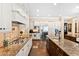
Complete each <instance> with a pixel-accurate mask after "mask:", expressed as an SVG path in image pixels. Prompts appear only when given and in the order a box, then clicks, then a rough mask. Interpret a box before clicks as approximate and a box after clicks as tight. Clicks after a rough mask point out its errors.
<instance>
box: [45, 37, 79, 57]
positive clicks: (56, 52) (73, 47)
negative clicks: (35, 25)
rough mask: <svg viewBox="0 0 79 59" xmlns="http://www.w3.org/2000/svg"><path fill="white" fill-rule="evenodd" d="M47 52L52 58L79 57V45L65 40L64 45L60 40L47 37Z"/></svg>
mask: <svg viewBox="0 0 79 59" xmlns="http://www.w3.org/2000/svg"><path fill="white" fill-rule="evenodd" d="M47 37H48V40H47V45H46V46H47V50H48V53H49V55H51V56H79V44H78V43H75V42H73V41H70V40H67V39H64V40H63V43H62V42H60V41H59V39H55V38H52V36H47Z"/></svg>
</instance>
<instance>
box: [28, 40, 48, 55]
mask: <svg viewBox="0 0 79 59" xmlns="http://www.w3.org/2000/svg"><path fill="white" fill-rule="evenodd" d="M48 55H49V54H48V52H47V49H46V41H45V40H34V41H33V46H32V50H31V52H30V54H29V56H48Z"/></svg>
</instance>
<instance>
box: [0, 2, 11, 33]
mask: <svg viewBox="0 0 79 59" xmlns="http://www.w3.org/2000/svg"><path fill="white" fill-rule="evenodd" d="M11 7H12V6H11V4H9V3H8V4H7V3H1V4H0V32H9V31H11V29H12V28H11V27H12V24H11V23H12V22H11V19H12V8H11Z"/></svg>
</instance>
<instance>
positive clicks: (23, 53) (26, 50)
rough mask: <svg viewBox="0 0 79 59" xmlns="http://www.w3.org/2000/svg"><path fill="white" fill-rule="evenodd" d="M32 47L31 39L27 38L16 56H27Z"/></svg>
mask: <svg viewBox="0 0 79 59" xmlns="http://www.w3.org/2000/svg"><path fill="white" fill-rule="evenodd" d="M31 47H32V39H29V40H28V41H27V43H26V44H25V45H24V46H23V48H22V49H21V50H20V51H19V52H18V53H17V54H16V56H28V55H29V52H30V50H31Z"/></svg>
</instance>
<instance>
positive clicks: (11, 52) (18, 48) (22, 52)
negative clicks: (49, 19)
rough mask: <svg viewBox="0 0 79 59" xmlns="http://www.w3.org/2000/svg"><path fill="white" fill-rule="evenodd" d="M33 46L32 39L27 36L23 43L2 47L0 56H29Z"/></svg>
mask: <svg viewBox="0 0 79 59" xmlns="http://www.w3.org/2000/svg"><path fill="white" fill-rule="evenodd" d="M31 47H32V39H31V38H25V39H24V42H23V43H19V44H12V45H9V46H8V47H5V48H4V47H2V48H0V56H27V55H28V54H29V52H30V49H31Z"/></svg>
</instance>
